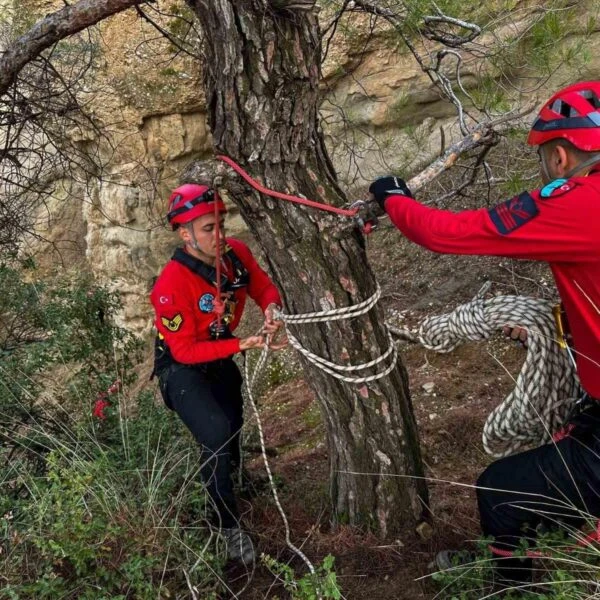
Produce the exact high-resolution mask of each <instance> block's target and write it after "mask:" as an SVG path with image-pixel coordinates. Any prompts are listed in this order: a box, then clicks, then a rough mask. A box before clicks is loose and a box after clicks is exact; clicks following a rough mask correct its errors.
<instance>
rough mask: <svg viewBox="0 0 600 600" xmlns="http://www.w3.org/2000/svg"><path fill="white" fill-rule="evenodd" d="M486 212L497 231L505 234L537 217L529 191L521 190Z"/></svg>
mask: <svg viewBox="0 0 600 600" xmlns="http://www.w3.org/2000/svg"><path fill="white" fill-rule="evenodd" d="M488 213H489V215H490V218H491V219H492V222H493V223H494V225H495V226H496V229H497V230H498V232H499V233H501V234H503V235H506V234H507V233H511V232H512V231H514V230H515V229H518V228H519V227H521V225H524V224H525V223H527V222H528V221H531V219H533V218H534V217H537V215H538V213H539V210H538V207H537V206H536V204H535V200H534V199H533V198H532V197H531V196H530V195H529V193H528V192H523V193H522V194H519V195H518V196H515V197H514V198H511V199H510V200H507V201H506V202H503V203H502V204H498V205H497V206H494V208H490V210H489V211H488Z"/></svg>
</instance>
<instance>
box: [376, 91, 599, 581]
mask: <svg viewBox="0 0 600 600" xmlns="http://www.w3.org/2000/svg"><path fill="white" fill-rule="evenodd" d="M527 143H528V144H529V145H532V146H538V153H539V157H540V170H541V176H542V181H543V187H542V188H541V189H537V190H533V191H529V192H527V191H526V192H523V193H521V194H519V195H518V196H515V197H514V198H511V199H509V200H507V201H505V202H502V203H501V204H499V205H497V206H494V207H493V208H490V209H487V208H482V209H479V210H467V211H463V212H458V213H453V212H450V211H446V210H439V209H435V208H428V207H426V206H423V205H421V204H419V203H418V202H417V201H415V200H414V199H413V198H412V194H411V192H410V190H409V189H408V187H407V186H406V183H405V182H404V181H402V180H401V179H400V178H398V177H383V178H381V179H378V180H377V181H375V182H373V183H372V184H371V186H370V188H369V191H370V192H371V194H372V196H373V197H374V199H375V200H376V201H377V202H378V203H379V204H380V205H381V207H382V208H383V209H384V210H385V211H386V212H387V214H388V215H389V217H390V219H391V221H392V222H393V223H394V225H395V226H396V227H397V228H398V229H399V230H400V231H401V232H402V233H403V234H404V235H405V236H406V237H407V238H409V239H410V240H412V241H413V242H416V243H417V244H420V245H421V246H424V247H425V248H428V249H430V250H433V251H434V252H442V253H450V254H479V255H494V256H506V257H513V258H522V259H533V260H540V261H546V262H548V263H549V265H550V268H551V270H552V273H553V275H554V279H555V281H556V286H557V288H558V292H559V295H560V298H561V301H562V306H563V309H564V311H565V313H566V316H567V320H568V326H569V329H570V333H571V336H572V351H573V353H574V355H575V357H576V363H577V372H578V375H579V378H580V381H581V384H582V386H583V388H584V390H585V391H586V392H587V394H588V395H589V398H591V399H594V398H595V399H600V81H589V82H582V83H577V84H574V85H571V86H569V87H566V88H565V89H563V90H561V91H559V92H558V93H556V94H555V95H554V96H553V97H552V98H550V100H549V101H548V102H547V103H546V104H545V105H544V106H543V108H542V110H541V112H540V113H539V115H538V117H537V119H536V120H535V122H534V124H533V127H532V129H531V131H530V133H529V137H528V139H527ZM507 325H509V326H510V327H512V325H515V324H507ZM519 332H520V333H521V334H522V331H521V330H520V329H519V328H517V329H516V330H515V332H514V333H515V335H513V337H518V333H519ZM523 337H524V336H523V335H521V339H523ZM594 404H596V403H593V402H590V403H589V405H591V408H589V409H588V410H586V411H585V412H583V413H582V414H581V415H580V416H579V417H577V418H576V419H575V421H574V425H575V428H574V429H573V430H572V431H571V433H570V436H569V437H566V438H565V439H563V440H561V441H559V442H558V443H556V444H554V443H551V444H547V445H544V446H541V447H539V448H536V449H533V450H530V451H527V452H523V453H520V454H516V455H514V456H510V457H508V458H504V459H501V460H498V461H496V462H494V463H493V464H491V465H490V466H489V467H488V468H487V469H486V470H485V472H484V473H483V474H482V475H481V476H480V478H479V480H478V482H477V499H478V505H479V512H480V519H481V526H482V529H483V533H484V535H486V536H493V537H494V538H495V544H494V545H495V546H496V547H499V548H500V549H511V548H515V547H516V546H518V545H519V539H520V538H522V537H523V536H524V535H525V536H526V537H528V538H529V539H533V538H534V536H535V529H536V527H537V526H539V525H544V526H552V525H555V524H556V521H557V520H560V521H562V522H564V523H566V524H568V525H569V526H573V527H578V526H580V525H581V524H582V523H583V522H584V519H585V517H586V516H589V515H594V516H596V517H600V411H598V409H597V407H594ZM449 559H450V554H448V553H447V552H446V553H440V555H438V564H440V563H441V564H440V566H449V564H450V560H449ZM496 566H497V574H499V576H500V579H502V580H513V581H522V580H527V579H529V578H530V577H531V561H530V560H521V559H516V558H508V559H507V560H497V562H496Z"/></svg>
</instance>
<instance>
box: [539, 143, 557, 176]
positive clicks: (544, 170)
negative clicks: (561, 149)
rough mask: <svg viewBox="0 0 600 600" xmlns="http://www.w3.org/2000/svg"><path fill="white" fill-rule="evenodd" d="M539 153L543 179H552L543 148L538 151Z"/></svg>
mask: <svg viewBox="0 0 600 600" xmlns="http://www.w3.org/2000/svg"><path fill="white" fill-rule="evenodd" d="M539 155H540V167H541V169H542V175H543V176H544V181H552V180H553V179H554V177H552V175H550V171H549V170H548V163H547V162H546V153H545V152H544V151H543V150H540V151H539Z"/></svg>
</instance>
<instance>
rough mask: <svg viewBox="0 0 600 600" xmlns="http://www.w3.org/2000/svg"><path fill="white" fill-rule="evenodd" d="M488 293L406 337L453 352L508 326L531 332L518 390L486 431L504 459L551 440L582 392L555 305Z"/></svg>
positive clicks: (488, 443)
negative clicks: (562, 341) (560, 337)
mask: <svg viewBox="0 0 600 600" xmlns="http://www.w3.org/2000/svg"><path fill="white" fill-rule="evenodd" d="M488 289H489V286H484V288H483V289H482V290H481V291H480V292H479V294H478V295H477V296H476V297H475V298H474V299H473V300H472V301H471V302H468V303H466V304H462V305H461V306H458V307H457V308H456V309H455V310H453V311H452V312H450V313H448V314H445V315H439V316H432V317H428V318H427V319H425V321H423V323H422V324H421V326H420V328H419V330H418V333H417V335H416V336H406V337H408V338H409V339H411V338H412V339H413V341H418V342H419V343H421V344H422V345H423V346H424V347H425V348H428V349H430V350H434V351H436V352H451V351H452V350H454V348H456V347H457V346H458V345H459V344H461V343H462V342H464V341H466V340H484V339H487V338H489V337H490V336H491V335H492V334H493V333H495V332H496V331H497V330H501V329H502V327H504V326H505V325H509V326H516V325H519V326H521V327H524V328H525V329H526V330H527V357H526V359H525V362H524V364H523V367H522V368H521V371H520V373H519V375H518V377H517V380H516V384H515V387H514V389H513V390H512V391H511V393H510V394H509V395H508V396H507V397H506V398H505V399H504V400H503V402H502V403H501V404H500V405H499V406H497V407H496V408H495V409H494V410H493V412H492V413H491V414H490V415H489V416H488V418H487V420H486V422H485V425H484V427H483V436H482V437H483V446H484V448H485V451H486V452H487V453H488V454H490V455H492V456H495V457H497V458H502V457H505V456H509V455H510V454H514V453H515V452H519V451H521V450H523V449H524V448H525V447H527V446H531V445H539V444H542V443H546V442H549V441H550V440H551V439H552V434H553V433H554V432H556V431H557V430H559V429H560V428H561V427H562V426H563V425H564V423H565V421H566V419H567V417H568V416H569V413H570V412H571V410H572V407H573V405H574V403H575V402H576V401H577V400H578V399H579V398H580V396H581V394H582V390H581V387H580V385H579V379H578V378H577V374H576V371H575V368H574V366H573V364H572V363H571V360H570V358H569V355H568V353H567V352H566V351H565V350H563V349H561V347H560V346H559V344H558V341H557V340H556V324H555V321H554V316H553V314H552V306H553V303H552V302H550V301H549V300H544V299H538V298H529V297H525V296H494V297H492V298H487V299H484V298H483V295H484V294H485V293H486V292H487V290H488ZM394 333H401V332H398V331H395V332H394Z"/></svg>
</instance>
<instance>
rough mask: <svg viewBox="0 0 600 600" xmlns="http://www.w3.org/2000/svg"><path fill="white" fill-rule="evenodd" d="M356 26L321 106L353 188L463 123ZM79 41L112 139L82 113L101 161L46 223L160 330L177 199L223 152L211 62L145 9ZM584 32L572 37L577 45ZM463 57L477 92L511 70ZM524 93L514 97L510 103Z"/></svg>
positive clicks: (89, 102)
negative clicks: (209, 111)
mask: <svg viewBox="0 0 600 600" xmlns="http://www.w3.org/2000/svg"><path fill="white" fill-rule="evenodd" d="M513 4H514V5H515V7H516V6H517V5H519V3H518V2H513ZM541 4H542V3H540V6H541ZM580 4H581V5H580V6H579V7H578V9H577V15H576V19H577V23H579V28H578V31H583V29H582V28H583V27H584V24H585V23H586V19H587V18H588V16H589V15H592V14H593V13H592V12H591V11H592V9H593V5H594V3H593V2H590V3H589V6H587V7H586V6H585V3H580ZM11 6H12V9H13V12H15V11H16V12H17V13H18V12H19V11H21V12H20V13H19V14H20V15H21V17H20V18H23V13H24V11H26V12H27V14H28V15H29V18H30V19H31V15H34V14H37V15H39V16H43V14H45V13H47V12H49V11H50V10H52V9H53V7H59V6H63V4H62V3H61V2H51V1H44V0H26V1H25V2H22V1H19V2H17V1H16V0H15V1H14V2H12V3H11V2H10V0H0V12H2V11H4V10H5V9H6V11H5V14H9V12H10V11H8V8H10V7H11ZM157 8H158V9H163V10H164V11H165V12H167V13H170V14H171V15H172V14H178V15H179V16H180V17H183V18H185V19H190V20H191V15H190V14H188V13H186V9H185V7H184V4H183V2H181V3H178V2H175V1H174V0H170V1H169V2H158V4H157ZM534 8H535V7H534ZM535 14H536V13H535V10H533V12H532V10H531V9H530V10H529V12H527V11H525V9H520V10H519V11H518V12H515V18H514V19H512V20H510V23H509V24H508V25H506V26H505V29H506V31H505V30H501V27H500V26H499V29H498V31H495V32H493V33H487V34H485V35H484V36H483V37H482V40H483V43H484V44H487V45H493V44H494V43H496V44H501V43H502V41H503V40H504V41H506V40H507V39H508V38H511V36H513V37H514V36H516V35H517V34H518V33H519V32H521V33H522V32H523V31H526V30H527V28H528V27H531V23H532V20H531V19H532V18H534V17H532V16H531V15H535ZM155 17H156V20H157V21H158V22H159V24H160V25H161V26H163V27H165V28H166V29H167V30H168V31H170V32H171V33H172V34H175V35H180V34H181V33H182V31H184V30H185V31H187V25H185V21H184V20H182V19H174V18H166V17H163V16H160V14H159V13H158V12H157V13H156V15H155ZM11 18H12V17H11ZM517 18H518V19H519V20H518V21H517V20H516V19H517ZM504 22H505V23H507V22H508V21H507V20H505V21H504ZM351 25H352V24H350V25H348V27H347V29H348V32H349V33H347V35H345V36H344V35H342V36H341V38H340V39H339V40H338V43H337V44H335V45H333V46H332V48H331V50H330V54H329V56H328V58H327V61H326V62H325V65H324V70H323V75H324V78H323V94H324V102H323V108H322V112H323V117H324V128H325V131H326V134H327V136H328V139H329V145H330V149H331V154H332V157H333V160H334V163H335V165H336V167H337V168H338V172H339V174H340V180H341V182H342V184H343V185H345V186H346V188H347V189H348V190H349V192H350V193H353V192H355V191H356V190H359V189H360V188H361V186H364V183H365V181H366V180H368V179H369V178H371V177H373V176H376V175H381V174H384V173H389V172H398V173H402V174H408V173H410V172H412V171H413V170H414V169H415V168H417V167H418V166H419V165H423V164H426V162H427V161H429V160H431V159H432V157H434V156H435V155H436V154H437V153H439V151H440V148H441V145H442V144H443V143H445V144H446V145H448V144H449V143H450V142H451V141H452V140H453V139H456V138H457V137H458V136H459V135H460V133H459V131H458V127H457V124H456V110H455V108H454V106H453V105H452V104H450V103H448V102H447V101H443V100H442V99H441V98H440V94H439V92H438V91H437V88H436V87H435V86H434V85H433V84H432V82H431V80H430V79H429V77H428V76H427V75H426V74H425V73H424V72H423V71H422V70H421V68H420V67H419V65H418V64H417V63H416V61H415V59H414V58H413V56H412V55H411V54H410V53H409V52H408V51H407V50H406V49H402V48H400V46H399V45H398V42H397V41H392V42H390V36H389V32H387V34H386V33H385V32H384V35H382V36H381V37H380V38H377V39H376V40H375V41H374V42H373V41H371V42H368V43H367V41H366V40H367V37H368V35H367V28H366V27H364V22H363V23H362V24H361V22H360V21H358V22H354V24H353V25H352V26H353V27H355V28H356V31H355V32H353V30H352V28H351ZM594 27H595V28H596V29H595V30H594ZM588 29H589V31H588V32H587V33H588V34H589V37H588V38H587V41H586V43H585V51H586V53H587V54H588V55H589V56H590V57H591V60H590V61H588V62H587V63H586V64H585V73H584V76H585V77H588V78H600V59H599V58H598V57H599V56H600V52H599V51H598V50H599V49H600V35H599V31H598V26H597V25H595V24H593V23H591V22H590V24H589V25H588ZM193 37H194V36H193V35H192V36H191V38H192V41H193ZM78 39H79V40H83V41H84V42H85V43H89V44H93V45H94V49H95V53H94V59H93V60H94V64H93V67H94V68H93V70H92V71H91V72H90V73H89V74H88V75H87V76H86V77H87V79H86V80H85V81H83V82H82V85H81V89H80V90H79V96H80V98H81V99H82V100H84V101H85V104H86V106H87V109H88V110H89V112H90V115H91V116H92V117H93V119H94V120H95V123H96V124H97V125H99V127H100V128H101V130H102V131H103V132H104V133H105V135H103V136H98V132H97V130H94V129H93V128H92V127H90V126H86V125H85V123H83V122H82V124H81V125H79V126H72V127H71V128H70V129H69V130H68V131H67V133H66V135H68V137H69V139H70V140H71V141H72V142H73V143H75V144H78V145H79V147H80V148H84V149H85V150H86V151H87V152H89V153H90V154H91V155H94V156H95V157H96V159H97V162H98V163H99V165H100V168H99V169H97V170H96V171H95V172H93V173H92V172H85V171H81V172H73V173H62V174H61V175H60V177H58V178H57V179H56V181H55V182H54V184H53V185H54V193H53V198H52V201H51V202H50V203H49V205H48V206H47V207H45V209H44V210H45V212H44V215H41V216H40V219H39V224H38V226H37V228H38V229H37V231H38V233H39V234H40V235H42V236H43V237H45V238H46V239H48V240H49V241H51V242H52V243H53V247H54V248H58V249H59V254H60V255H61V256H62V258H63V260H65V259H66V260H68V261H72V260H75V259H77V258H81V257H85V264H86V265H87V267H89V269H91V270H92V271H93V273H94V274H95V275H96V277H97V278H98V279H99V280H100V281H102V282H105V283H109V284H110V285H111V286H114V287H115V288H116V289H118V290H120V291H121V292H122V293H123V296H124V297H123V300H124V306H125V309H124V311H123V314H122V316H121V319H122V324H124V325H125V326H127V327H128V328H130V329H131V330H134V331H136V332H138V333H140V334H144V333H147V332H148V331H149V330H150V328H151V307H150V306H149V304H148V301H147V297H148V291H149V288H150V285H151V282H152V279H153V278H154V277H155V276H156V275H157V274H158V272H159V270H160V268H161V266H162V265H163V264H164V263H165V262H166V260H167V259H168V257H169V255H170V254H171V252H172V250H173V247H174V246H175V243H176V240H175V238H174V236H173V234H172V232H170V231H169V230H168V228H167V227H166V226H165V224H164V213H165V211H166V199H167V198H168V195H169V191H170V189H172V188H173V187H174V186H175V185H176V184H177V183H178V176H179V174H180V173H181V172H182V170H183V169H184V168H185V167H186V165H187V164H189V162H190V161H192V160H195V159H199V158H208V157H210V155H211V148H212V146H211V138H210V132H209V131H208V128H207V125H206V107H205V101H204V97H203V94H202V85H201V71H200V69H201V61H200V60H196V59H194V58H193V57H190V56H187V55H185V54H183V53H181V52H178V51H176V49H175V48H174V46H173V45H172V44H171V43H170V42H168V41H167V40H165V39H164V38H162V37H161V36H160V35H159V34H158V33H157V31H156V30H155V29H154V28H153V27H152V26H151V25H149V24H148V23H147V22H146V21H144V20H142V19H141V18H140V17H139V16H138V14H137V13H136V12H135V11H134V10H130V11H127V12H125V13H123V14H120V15H117V16H115V17H113V18H111V19H109V20H107V21H106V22H104V23H102V24H101V25H100V27H99V28H98V29H97V30H95V31H94V32H93V33H92V35H91V36H90V37H89V38H86V37H85V36H82V37H81V38H78ZM511 39H512V38H511ZM573 39H575V38H572V39H570V40H569V41H568V42H565V44H566V43H568V44H571V45H572V44H574V43H575V42H574V41H573ZM431 48H435V47H434V46H433V45H430V49H431ZM512 66H513V67H514V68H515V71H514V72H512V73H510V74H509V75H510V77H512V78H514V79H518V77H519V76H520V73H519V72H518V69H517V66H516V65H512ZM463 67H464V68H463V70H462V83H463V85H464V87H465V90H466V91H473V93H474V94H475V93H477V94H479V95H480V94H481V93H482V92H481V89H480V87H479V88H478V87H477V86H476V82H477V79H476V75H478V76H481V70H482V69H484V68H485V69H488V72H487V75H488V76H489V77H490V78H494V77H497V76H498V74H499V73H498V72H497V67H492V66H490V65H487V66H482V63H481V61H477V60H476V58H475V57H473V56H469V57H467V59H465V60H464V65H463ZM455 68H456V62H452V61H448V64H447V66H446V67H445V68H444V69H443V72H444V73H445V74H446V75H447V76H448V77H449V78H450V79H453V80H454V81H455V76H454V71H455ZM519 68H520V69H521V70H523V69H525V67H524V66H521V67H519ZM494 69H496V70H494ZM521 74H522V73H521ZM504 75H505V77H506V75H507V74H506V73H504ZM572 77H573V76H572V75H569V72H568V71H565V69H563V70H562V71H560V70H559V71H558V72H557V73H555V74H554V75H553V78H552V79H551V80H550V81H549V82H548V83H546V84H545V85H544V86H543V87H542V88H540V89H539V92H536V93H539V96H540V98H543V97H545V96H546V95H547V94H548V90H550V89H552V88H553V87H555V85H556V83H555V82H557V81H560V83H562V82H564V81H565V80H567V79H570V78H572ZM576 78H578V79H580V78H582V76H579V75H578V76H577V77H576ZM514 100H515V98H514V96H513V97H512V98H509V99H508V100H507V102H512V101H514ZM42 217H44V218H42ZM240 226H243V224H241V221H240V220H239V218H238V219H233V231H232V227H231V223H229V234H230V235H231V234H235V230H236V228H237V227H240ZM26 247H27V250H28V251H29V252H37V253H38V255H41V256H44V255H46V256H47V247H46V246H40V242H39V241H36V240H35V239H33V238H32V239H28V240H27V244H26ZM47 260H50V259H47ZM51 260H53V261H56V260H57V257H56V256H54V257H53V258H52V259H51ZM42 262H43V261H42Z"/></svg>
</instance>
